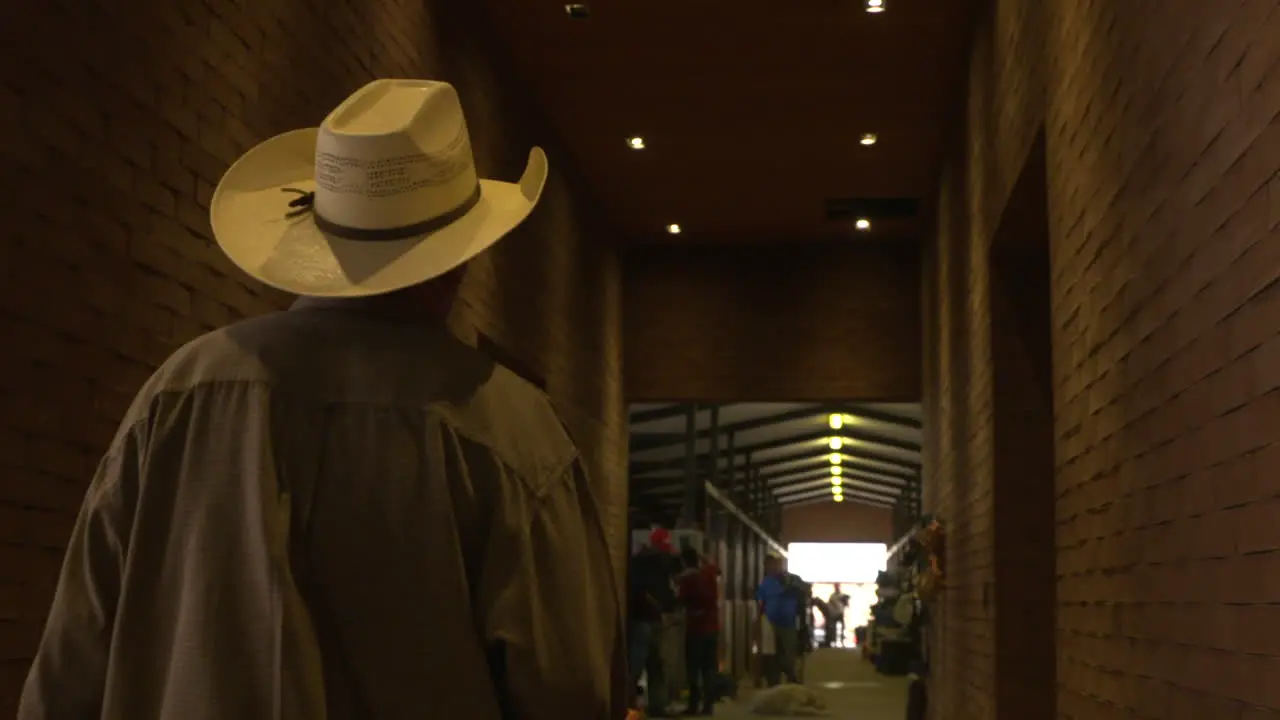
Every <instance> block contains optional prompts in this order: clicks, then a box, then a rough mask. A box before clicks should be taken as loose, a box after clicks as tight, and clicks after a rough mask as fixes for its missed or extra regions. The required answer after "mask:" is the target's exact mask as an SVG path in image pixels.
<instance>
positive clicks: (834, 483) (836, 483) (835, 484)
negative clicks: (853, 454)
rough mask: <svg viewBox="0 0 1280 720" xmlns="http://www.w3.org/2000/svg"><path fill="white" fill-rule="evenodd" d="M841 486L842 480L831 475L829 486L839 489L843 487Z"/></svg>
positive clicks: (837, 476)
mask: <svg viewBox="0 0 1280 720" xmlns="http://www.w3.org/2000/svg"><path fill="white" fill-rule="evenodd" d="M843 484H844V478H842V477H840V476H839V475H832V476H831V485H832V487H840V486H841V485H843Z"/></svg>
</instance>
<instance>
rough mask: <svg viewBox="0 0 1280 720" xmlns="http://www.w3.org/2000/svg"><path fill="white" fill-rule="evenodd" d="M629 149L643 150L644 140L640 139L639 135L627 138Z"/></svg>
mask: <svg viewBox="0 0 1280 720" xmlns="http://www.w3.org/2000/svg"><path fill="white" fill-rule="evenodd" d="M627 147H629V148H631V149H632V150H643V149H644V138H642V137H640V136H639V135H635V136H633V137H629V138H627Z"/></svg>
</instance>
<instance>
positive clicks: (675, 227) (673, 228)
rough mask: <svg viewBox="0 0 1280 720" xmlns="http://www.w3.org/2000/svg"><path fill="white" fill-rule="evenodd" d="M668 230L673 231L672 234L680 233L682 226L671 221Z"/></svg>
mask: <svg viewBox="0 0 1280 720" xmlns="http://www.w3.org/2000/svg"><path fill="white" fill-rule="evenodd" d="M667 232H669V233H671V234H672V235H679V234H680V226H679V225H677V224H675V223H671V224H670V225H668V226H667Z"/></svg>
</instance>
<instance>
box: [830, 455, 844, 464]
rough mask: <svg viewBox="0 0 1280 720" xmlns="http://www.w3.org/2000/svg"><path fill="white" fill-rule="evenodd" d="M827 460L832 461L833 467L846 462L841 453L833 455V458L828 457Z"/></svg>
mask: <svg viewBox="0 0 1280 720" xmlns="http://www.w3.org/2000/svg"><path fill="white" fill-rule="evenodd" d="M827 459H828V460H830V461H831V464H832V465H839V464H840V463H842V462H844V456H843V455H841V454H840V453H831V456H830V457H828V458H827Z"/></svg>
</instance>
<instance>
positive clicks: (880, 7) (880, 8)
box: [867, 0, 884, 13]
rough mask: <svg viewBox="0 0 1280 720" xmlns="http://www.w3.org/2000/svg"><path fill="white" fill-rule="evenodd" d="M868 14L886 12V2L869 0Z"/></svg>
mask: <svg viewBox="0 0 1280 720" xmlns="http://www.w3.org/2000/svg"><path fill="white" fill-rule="evenodd" d="M867 12H869V13H881V12H884V0H867Z"/></svg>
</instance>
